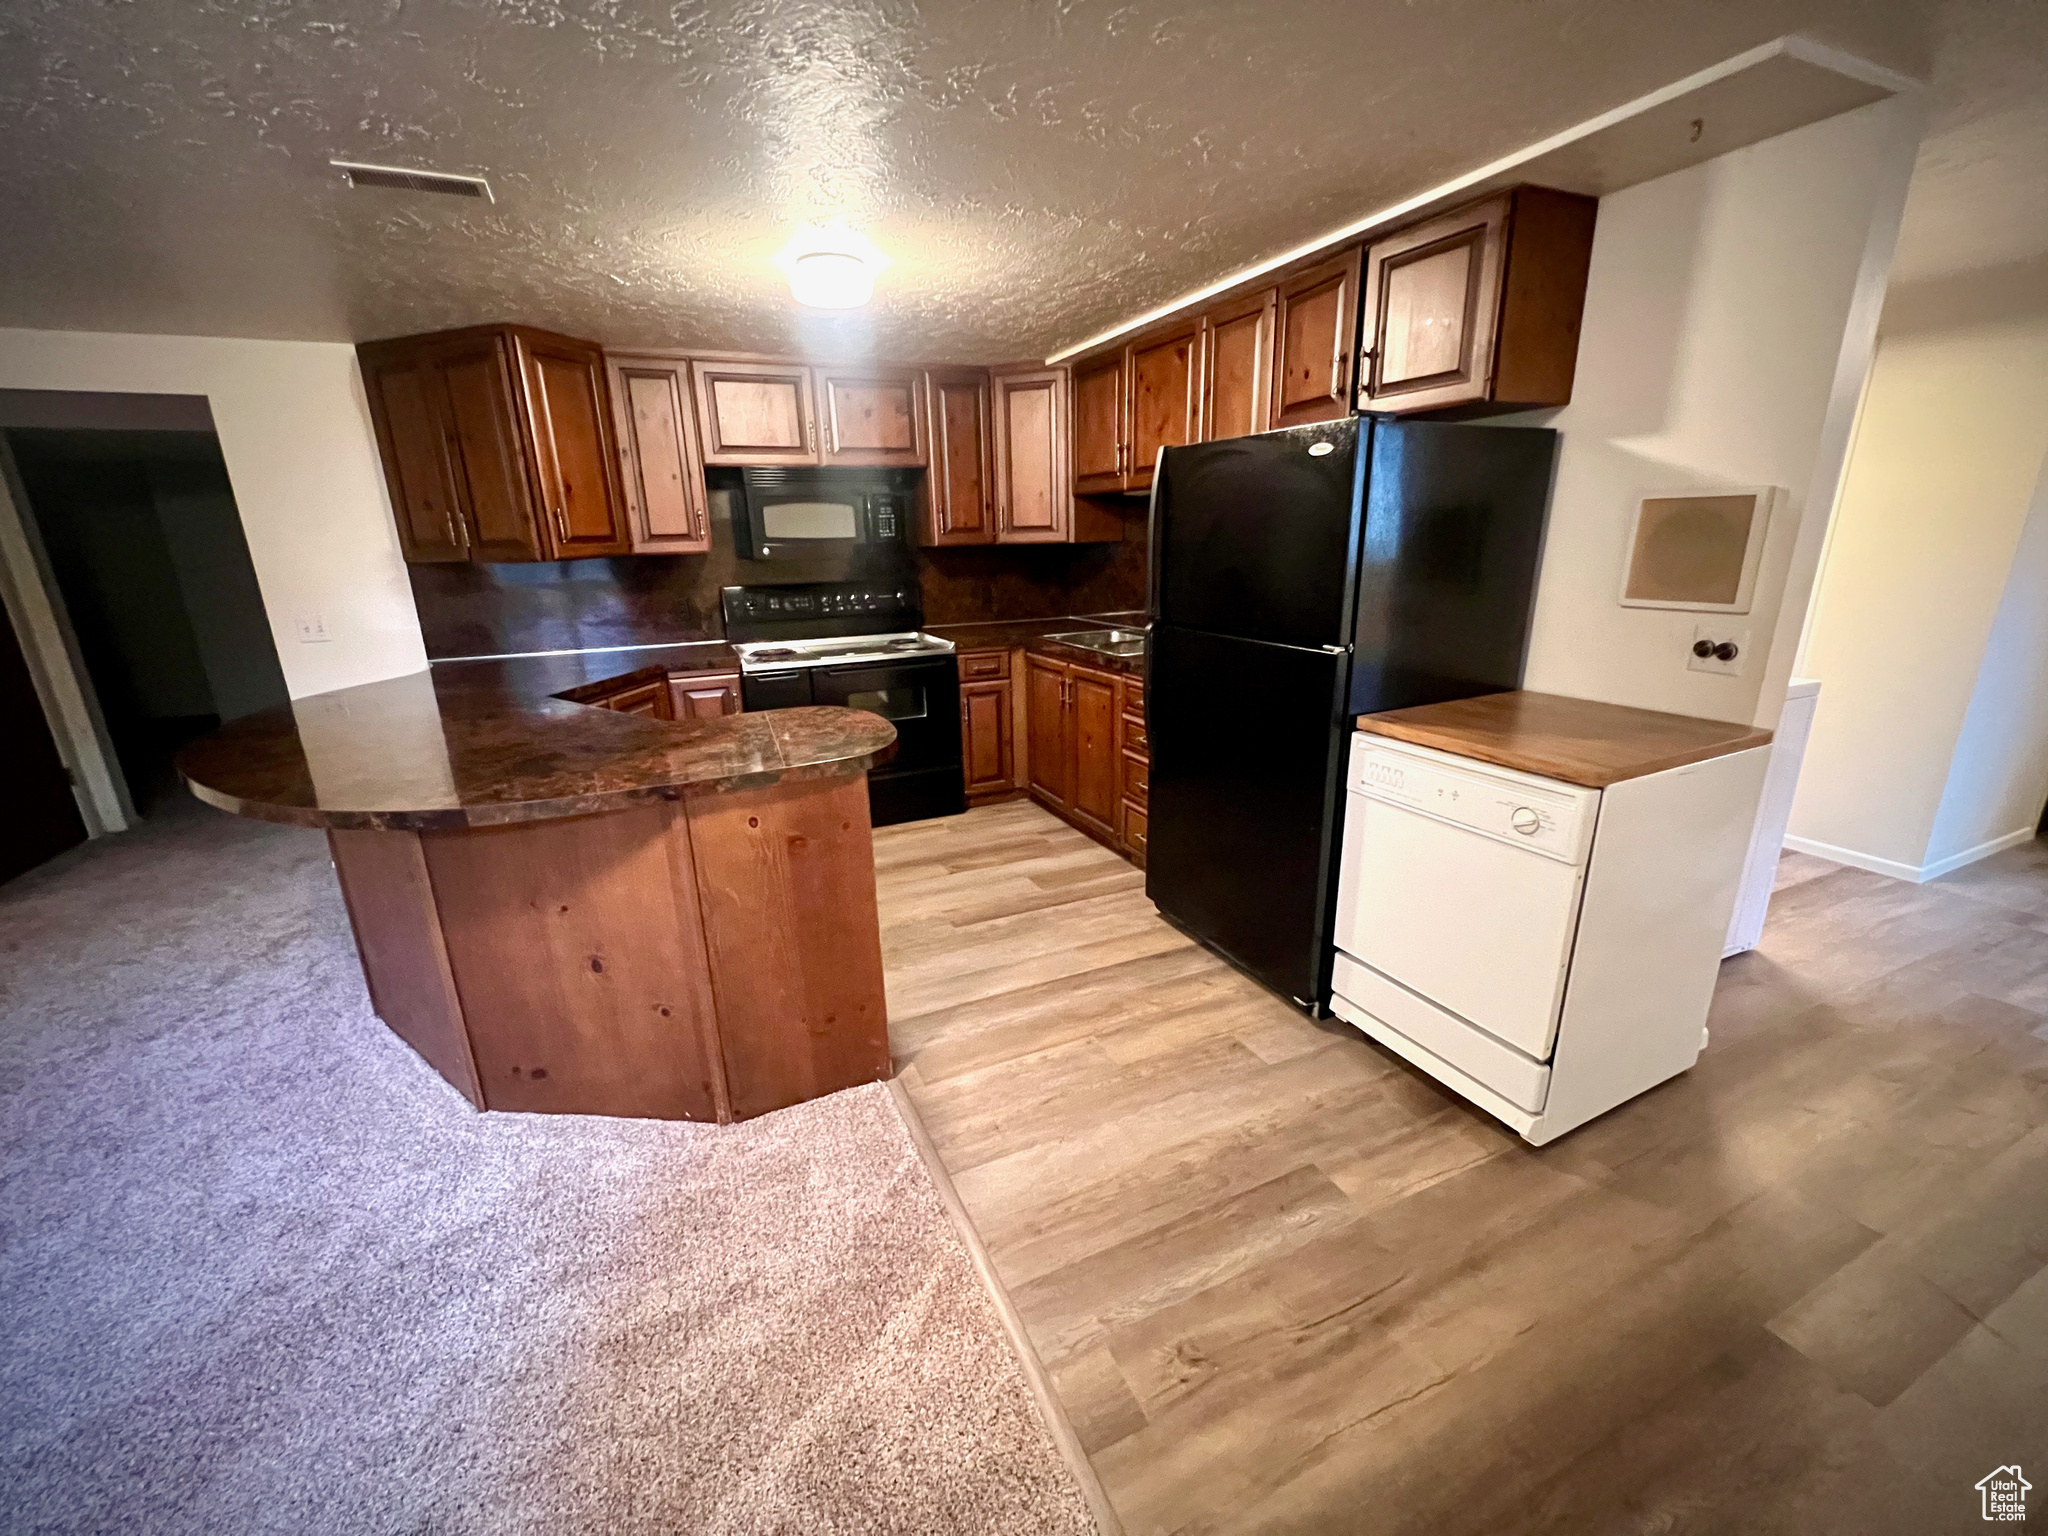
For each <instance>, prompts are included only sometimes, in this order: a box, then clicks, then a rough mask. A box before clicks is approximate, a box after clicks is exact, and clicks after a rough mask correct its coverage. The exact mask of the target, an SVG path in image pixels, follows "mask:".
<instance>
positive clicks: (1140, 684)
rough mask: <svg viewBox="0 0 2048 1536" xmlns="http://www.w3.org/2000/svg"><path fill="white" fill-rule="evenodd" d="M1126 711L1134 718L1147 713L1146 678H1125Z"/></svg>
mask: <svg viewBox="0 0 2048 1536" xmlns="http://www.w3.org/2000/svg"><path fill="white" fill-rule="evenodd" d="M1124 713H1125V714H1127V715H1130V716H1131V717H1133V718H1134V719H1135V718H1137V717H1138V716H1141V715H1143V714H1144V713H1145V679H1143V678H1142V677H1127V678H1125V679H1124Z"/></svg>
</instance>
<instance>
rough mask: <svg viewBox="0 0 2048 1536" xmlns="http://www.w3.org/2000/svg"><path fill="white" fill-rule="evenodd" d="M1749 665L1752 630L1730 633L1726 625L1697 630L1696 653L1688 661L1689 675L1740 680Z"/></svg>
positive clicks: (1695, 635) (1689, 654) (1686, 665)
mask: <svg viewBox="0 0 2048 1536" xmlns="http://www.w3.org/2000/svg"><path fill="white" fill-rule="evenodd" d="M1702 652H1704V654H1702ZM1748 664H1749V631H1748V630H1746V629H1730V628H1729V627H1728V626H1727V625H1725V624H1700V625H1696V626H1695V627H1694V629H1693V632H1692V649H1691V650H1690V651H1689V652H1687V654H1686V658H1685V667H1686V670H1687V671H1688V672H1717V673H1719V674H1720V675H1721V676H1723V677H1740V676H1741V675H1742V669H1743V668H1744V667H1745V666H1747V665H1748Z"/></svg>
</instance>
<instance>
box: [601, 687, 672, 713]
mask: <svg viewBox="0 0 2048 1536" xmlns="http://www.w3.org/2000/svg"><path fill="white" fill-rule="evenodd" d="M598 707H599V708H601V709H612V710H617V711H618V712H619V713H620V714H622V715H646V716H647V717H648V718H650V719H654V720H673V719H674V718H675V712H674V705H673V704H672V703H671V701H670V699H669V691H668V684H667V683H665V682H653V683H635V684H634V685H633V686H632V687H630V688H621V689H620V690H619V691H618V692H617V693H614V694H610V695H608V696H607V697H606V698H604V699H603V700H601V701H600V703H599V706H598Z"/></svg>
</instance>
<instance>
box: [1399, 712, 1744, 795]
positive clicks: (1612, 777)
mask: <svg viewBox="0 0 2048 1536" xmlns="http://www.w3.org/2000/svg"><path fill="white" fill-rule="evenodd" d="M1358 729H1359V731H1360V732H1362V733H1364V734H1366V735H1371V736H1385V737H1387V738H1388V739H1389V740H1392V741H1404V742H1407V743H1408V744H1409V745H1410V746H1415V747H1427V748H1429V749H1430V750H1431V751H1433V752H1443V753H1446V754H1448V755H1450V756H1452V757H1468V758H1471V759H1472V760H1473V761H1474V762H1480V763H1490V764H1491V765H1492V766H1494V767H1496V768H1506V769H1510V770H1512V771H1513V772H1516V773H1528V774H1534V775H1535V776H1536V777H1537V778H1542V779H1556V780H1557V781H1559V782H1560V783H1563V784H1576V785H1578V786H1579V787H1580V788H1581V789H1608V788H1611V787H1612V786H1614V785H1616V784H1625V783H1627V782H1628V781H1629V780H1630V779H1646V778H1648V777H1649V776H1650V775H1651V774H1653V773H1664V772H1667V771H1669V770H1670V769H1673V768H1687V767H1690V766H1691V765H1692V764H1694V763H1705V762H1711V761H1712V760H1713V759H1715V758H1717V757H1732V756H1734V755H1735V754H1736V753H1738V752H1752V751H1755V750H1756V749H1757V748H1758V747H1767V746H1769V745H1770V744H1771V741H1772V739H1773V734H1774V733H1773V732H1770V731H1766V730H1763V729H1761V728H1760V727H1759V728H1755V729H1752V730H1751V731H1750V732H1749V733H1748V734H1747V735H1745V736H1741V737H1736V738H1732V739H1730V740H1728V741H1725V742H1718V743H1714V744H1712V745H1707V746H1702V747H1699V748H1696V749H1683V750H1679V751H1675V752H1669V753H1666V754H1665V755H1663V756H1662V757H1658V758H1653V759H1645V760H1644V761H1641V762H1638V763H1632V764H1630V765H1629V766H1628V767H1627V768H1626V769H1622V770H1619V771H1616V772H1613V773H1595V772H1589V771H1587V770H1586V769H1584V768H1582V767H1580V766H1579V765H1577V764H1572V763H1563V762H1560V761H1558V760H1557V759H1555V758H1551V757H1546V756H1545V755H1544V754H1542V753H1540V752H1518V753H1516V752H1504V751H1501V750H1500V749H1498V748H1490V747H1488V746H1486V745H1485V744H1483V743H1480V742H1475V741H1470V740H1467V739H1465V738H1462V737H1459V738H1447V737H1446V736H1445V735H1444V734H1443V733H1442V732H1439V731H1430V730H1426V729H1421V728H1417V727H1413V726H1406V725H1403V724H1402V723H1401V722H1399V721H1387V720H1383V719H1381V718H1379V717H1377V716H1373V715H1360V716H1359V717H1358Z"/></svg>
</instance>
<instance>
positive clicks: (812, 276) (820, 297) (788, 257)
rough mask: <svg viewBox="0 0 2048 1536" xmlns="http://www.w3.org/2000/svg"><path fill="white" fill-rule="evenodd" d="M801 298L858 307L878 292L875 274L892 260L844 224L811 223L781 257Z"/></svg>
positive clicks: (824, 305) (815, 305) (814, 304)
mask: <svg viewBox="0 0 2048 1536" xmlns="http://www.w3.org/2000/svg"><path fill="white" fill-rule="evenodd" d="M775 264H776V266H778V267H780V268H781V269H782V273H783V276H785V277H787V278H788V279H789V291H790V293H791V294H792V295H793V296H794V297H795V299H796V301H797V303H799V304H804V305H808V306H809V307H810V308H812V309H858V308H860V306H861V305H863V304H865V303H867V301H868V300H869V299H871V298H873V297H874V295H875V274H876V273H877V272H879V271H881V270H882V268H884V267H886V266H887V265H888V264H889V259H888V258H887V257H886V256H884V255H883V254H882V253H881V252H880V251H878V250H876V249H875V247H874V245H873V244H872V243H871V242H870V241H869V240H868V238H867V237H866V236H865V235H862V234H860V233H859V232H858V231H856V230H851V229H847V228H846V227H845V226H843V225H841V224H838V223H836V222H835V223H831V224H823V225H810V226H808V227H806V228H805V229H803V230H801V231H799V232H798V233H797V236H796V238H795V239H793V240H791V241H790V242H789V244H788V245H787V246H785V247H784V248H783V251H782V254H781V255H780V256H777V257H776V258H775Z"/></svg>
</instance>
